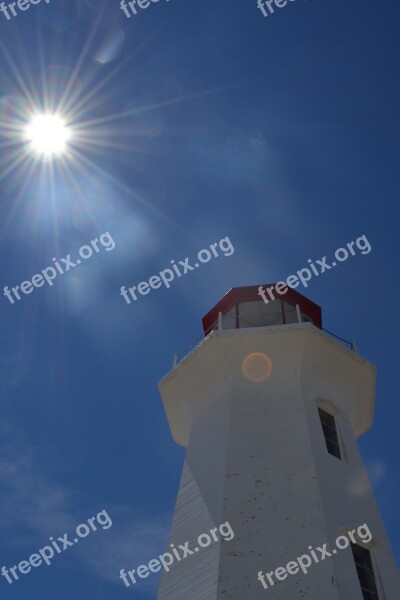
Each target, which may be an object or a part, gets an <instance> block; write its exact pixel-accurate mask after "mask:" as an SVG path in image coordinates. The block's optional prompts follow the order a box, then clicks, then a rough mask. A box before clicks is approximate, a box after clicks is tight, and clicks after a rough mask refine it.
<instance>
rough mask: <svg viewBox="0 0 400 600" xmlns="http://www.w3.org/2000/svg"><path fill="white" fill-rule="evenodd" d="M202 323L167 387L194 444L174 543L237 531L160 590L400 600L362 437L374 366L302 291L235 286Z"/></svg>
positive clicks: (202, 596) (191, 595) (172, 409)
mask: <svg viewBox="0 0 400 600" xmlns="http://www.w3.org/2000/svg"><path fill="white" fill-rule="evenodd" d="M267 299H268V298H267ZM203 325H204V332H205V336H206V337H205V338H204V340H203V341H202V342H201V343H200V344H199V345H198V346H197V347H196V348H195V349H194V350H192V351H191V352H190V354H188V355H187V356H186V357H185V359H184V360H182V361H181V362H180V363H178V364H177V365H175V366H174V368H173V370H172V371H171V372H170V373H169V374H168V375H166V376H165V377H164V378H163V379H162V380H161V382H160V384H159V389H160V393H161V396H162V399H163V403H164V407H165V410H166V413H167V417H168V421H169V424H170V427H171V431H172V435H173V437H174V440H175V441H176V442H177V443H178V444H181V445H182V446H184V447H186V448H187V453H186V459H185V464H184V467H183V473H182V479H181V483H180V488H179V493H178V498H177V502H176V507H175V513H174V517H173V523H172V529H171V534H170V544H175V545H178V544H182V545H183V544H184V543H185V542H186V541H189V542H190V545H189V547H191V548H193V547H194V546H196V540H197V539H198V537H199V536H200V535H201V534H203V533H205V532H210V530H211V529H212V528H214V527H218V526H219V525H220V524H221V523H226V522H229V524H230V526H231V528H232V530H233V531H234V538H233V539H232V540H230V541H222V540H221V541H218V542H217V541H215V542H213V543H212V544H211V545H209V546H208V547H207V548H202V549H201V551H198V552H197V551H196V553H194V554H193V555H190V556H187V557H186V558H185V559H184V560H181V561H180V562H176V564H174V565H173V566H171V568H170V571H169V572H168V573H164V575H163V576H162V579H161V584H160V589H159V593H158V596H157V598H158V600H263V599H267V598H268V599H269V600H292V599H295V598H298V599H307V600H398V599H399V598H400V578H399V574H398V570H397V565H396V562H395V558H394V556H393V552H392V549H391V546H390V542H389V540H388V536H387V534H386V531H385V527H384V524H383V522H382V518H381V516H380V513H379V509H378V507H377V503H376V500H375V497H374V494H373V491H372V488H371V485H370V483H369V480H368V476H367V473H366V471H365V468H364V465H363V462H362V459H361V456H360V452H359V450H358V447H357V441H356V440H357V438H358V437H359V436H361V435H362V434H364V433H365V432H366V431H368V429H369V428H370V427H371V424H372V417H373V409H374V391H375V368H374V366H373V365H372V364H371V363H369V362H367V361H366V360H365V359H364V358H362V357H361V356H359V355H358V354H357V353H356V352H355V351H354V350H353V349H351V348H346V347H344V346H343V345H342V344H341V343H339V342H338V341H337V340H335V339H333V338H332V337H331V336H330V335H328V334H327V333H325V332H324V331H323V330H322V323H321V310H320V307H319V306H317V305H316V304H314V303H313V302H311V301H310V300H308V299H307V298H305V297H304V296H302V295H301V294H299V293H297V292H296V291H295V290H293V289H289V290H288V291H287V292H286V293H285V294H284V295H283V296H281V297H280V298H279V299H276V300H274V301H272V300H271V301H269V302H268V303H266V302H264V301H263V300H262V299H261V298H260V295H259V287H258V286H254V287H253V286H251V287H244V288H234V289H231V290H230V291H229V292H228V293H227V294H226V295H225V296H224V298H223V299H222V300H221V301H220V302H218V304H217V305H216V306H215V307H214V308H213V309H212V310H211V311H210V312H209V313H208V314H207V315H206V316H205V317H204V319H203ZM360 526H363V527H360ZM349 532H352V533H350V534H349ZM367 532H368V533H369V534H371V535H369V534H368V535H366V534H367ZM339 540H340V544H339ZM346 541H347V543H346ZM328 551H329V553H328ZM312 553H314V554H312ZM305 555H307V556H308V559H306V558H305ZM308 562H310V565H309V566H308V567H304V568H303V567H301V563H302V564H304V565H307V563H308ZM296 565H297V566H296Z"/></svg>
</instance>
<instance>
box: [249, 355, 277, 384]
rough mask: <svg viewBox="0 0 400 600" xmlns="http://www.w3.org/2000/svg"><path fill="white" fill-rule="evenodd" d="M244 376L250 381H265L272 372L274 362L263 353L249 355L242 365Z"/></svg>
mask: <svg viewBox="0 0 400 600" xmlns="http://www.w3.org/2000/svg"><path fill="white" fill-rule="evenodd" d="M242 371H243V375H244V376H245V377H246V378H247V379H250V381H255V382H259V381H264V379H268V377H269V376H270V375H271V372H272V361H271V359H270V357H269V356H267V354H264V353H263V352H252V353H251V354H248V355H247V356H246V358H245V359H244V360H243V363H242Z"/></svg>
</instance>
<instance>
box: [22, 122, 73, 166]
mask: <svg viewBox="0 0 400 600" xmlns="http://www.w3.org/2000/svg"><path fill="white" fill-rule="evenodd" d="M25 138H26V140H27V141H28V142H30V145H31V149H32V151H33V152H34V153H35V154H37V155H39V156H41V157H43V158H52V157H55V156H61V155H62V154H64V152H65V151H66V148H67V142H68V140H69V139H70V138H71V131H70V130H69V129H68V127H67V126H66V125H65V122H64V120H63V119H62V117H60V116H59V115H57V114H41V115H40V114H39V115H35V116H34V117H33V118H32V121H31V122H30V124H29V125H28V126H27V128H26V131H25Z"/></svg>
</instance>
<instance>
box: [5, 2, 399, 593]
mask: <svg viewBox="0 0 400 600" xmlns="http://www.w3.org/2000/svg"><path fill="white" fill-rule="evenodd" d="M0 17H1V18H0V40H1V47H2V48H1V50H2V52H1V56H2V62H1V82H2V84H1V97H0V125H4V123H9V122H17V121H18V120H19V121H21V114H23V115H26V118H28V117H29V111H30V102H29V101H28V100H29V99H28V97H27V96H29V97H33V98H34V99H35V102H36V103H37V104H38V105H43V103H44V98H47V99H49V98H51V99H52V100H51V101H50V100H48V102H50V104H49V105H50V106H51V105H52V103H53V105H56V104H57V102H58V101H59V99H60V98H61V96H62V95H63V94H64V92H65V89H66V88H67V85H68V81H69V80H71V77H72V75H73V74H75V77H74V82H73V85H72V86H71V88H70V89H69V95H68V98H70V99H71V102H70V111H71V114H72V115H73V117H74V124H75V126H79V125H80V124H81V123H86V124H88V122H89V121H90V122H91V125H90V126H89V125H87V127H88V129H87V131H88V133H87V136H86V141H85V143H82V145H81V147H79V148H77V152H78V154H77V158H76V160H75V161H72V162H71V164H69V165H68V169H69V170H68V175H69V176H67V175H66V172H65V171H63V170H62V169H61V167H60V165H58V164H54V171H53V177H50V171H51V169H50V167H49V166H48V165H47V166H45V167H44V168H42V166H41V165H40V164H39V165H35V168H33V169H31V170H30V168H31V166H32V165H31V163H30V162H29V161H28V160H24V161H23V162H22V163H21V164H20V165H19V166H18V167H16V168H10V165H11V163H12V154H11V152H12V150H11V149H10V148H9V147H8V146H7V145H4V146H3V147H2V152H1V159H0V169H1V171H0V172H1V179H0V191H1V198H2V202H1V204H0V235H1V244H2V257H3V258H2V260H1V281H2V286H1V287H4V286H6V285H8V286H10V287H12V286H15V285H17V284H20V283H21V282H22V281H24V280H27V279H31V278H32V276H33V275H34V274H35V273H38V272H40V271H41V270H42V269H43V268H45V267H46V266H48V265H50V264H52V263H51V259H52V257H57V258H61V257H65V256H66V255H67V254H68V253H71V254H72V255H73V254H74V253H75V255H76V253H77V250H78V249H79V248H80V247H81V246H82V245H84V244H87V243H88V242H90V240H92V239H94V238H95V237H99V235H100V234H102V233H104V232H106V231H109V232H110V234H111V236H112V238H113V239H114V241H115V249H114V250H113V251H109V252H107V251H102V252H100V253H98V254H95V255H94V256H93V257H92V258H91V259H90V260H88V261H85V262H84V264H82V265H81V266H80V267H79V269H76V270H74V272H73V273H72V272H69V273H65V275H63V276H62V277H61V276H60V277H59V278H58V279H57V280H56V281H55V283H54V286H53V287H49V286H45V287H42V288H40V289H35V290H34V293H32V294H30V295H26V296H23V298H22V300H21V301H19V302H16V303H15V304H13V305H12V304H11V303H9V302H8V301H7V299H6V298H5V297H2V300H1V313H0V314H1V328H2V340H3V343H2V347H1V353H0V375H1V377H0V400H1V406H2V419H1V425H0V447H1V452H0V478H1V480H2V485H1V488H2V492H1V496H0V529H1V535H0V540H1V541H0V554H1V561H2V564H5V565H7V566H10V565H14V564H16V563H17V562H19V561H21V560H23V559H26V558H27V557H29V555H30V554H32V553H33V552H35V551H36V550H37V549H38V548H41V547H42V546H43V545H45V544H46V541H47V540H48V537H49V536H54V537H56V536H58V535H60V536H61V535H62V534H63V533H64V532H65V531H68V530H71V529H74V528H75V527H76V525H78V524H79V523H82V522H84V521H86V520H87V519H88V518H89V517H91V516H93V515H96V514H97V513H98V512H99V511H101V510H102V509H106V510H107V511H108V513H109V515H110V517H111V518H112V520H113V526H112V527H111V528H110V529H108V530H104V531H99V532H96V533H94V534H93V535H91V536H89V537H88V538H87V539H86V540H84V541H82V543H81V544H80V545H79V546H78V547H75V548H70V549H68V552H66V553H65V554H63V555H62V556H59V557H57V560H56V559H55V560H54V562H53V564H52V565H51V566H50V567H40V568H38V569H35V571H34V572H31V573H29V574H28V575H25V576H21V580H20V581H18V582H17V583H14V584H13V585H8V584H7V583H6V581H5V580H3V579H2V581H1V582H0V585H1V586H2V588H4V590H5V592H6V593H7V597H9V598H11V599H16V600H19V599H22V598H23V599H25V598H26V597H27V596H28V597H32V598H37V597H39V596H40V597H41V598H43V599H44V600H46V599H47V598H49V599H50V598H53V597H54V595H56V596H57V597H58V598H59V599H60V600H63V599H64V598H65V599H67V598H68V599H70V598H71V595H74V593H75V594H76V590H77V589H78V590H79V594H80V596H82V597H90V598H92V597H96V598H98V599H99V600H103V599H108V598H111V597H112V598H113V600H115V599H118V598H123V597H126V594H129V593H130V592H129V591H128V590H126V589H125V588H124V587H123V585H122V584H121V582H120V581H119V580H118V572H119V569H120V568H122V567H125V568H127V569H129V568H134V567H135V566H136V565H139V564H142V563H143V562H148V561H149V560H150V559H151V558H153V557H154V556H157V555H159V554H160V553H161V552H163V551H164V549H165V546H166V541H167V535H168V529H169V526H170V520H171V515H172V510H173V506H174V502H175V497H176V493H177V488H178V484H179V478H180V473H181V468H182V463H183V458H184V450H183V449H182V448H180V447H178V446H176V445H175V444H174V442H173V441H172V438H171V434H170V431H169V428H168V424H167V421H166V417H165V414H164V412H163V408H162V403H161V400H160V397H159V394H158V391H157V382H158V381H159V380H160V379H161V377H162V376H163V375H164V374H165V373H166V372H167V371H169V370H170V368H171V366H172V360H173V354H174V353H180V352H181V351H183V350H184V349H185V348H186V347H187V346H189V345H190V344H191V343H192V341H194V340H195V339H197V338H198V337H199V336H201V334H202V328H201V318H202V317H203V315H204V314H205V313H206V312H208V310H209V309H210V308H211V307H212V306H213V305H214V304H215V303H216V301H217V300H219V298H220V297H221V296H222V295H223V294H224V293H225V292H226V291H227V290H228V289H229V288H231V287H235V286H242V285H254V284H260V283H265V282H267V281H275V280H279V279H283V278H286V277H287V276H288V275H290V274H291V273H295V272H296V271H297V270H298V269H300V268H302V267H303V266H305V265H306V263H307V259H308V258H313V259H319V258H321V257H322V256H324V255H328V257H329V256H332V255H333V253H334V251H335V249H336V248H338V247H340V246H343V245H345V244H346V243H347V242H349V241H351V240H355V239H356V238H357V237H359V236H361V235H363V234H365V235H366V236H367V238H368V240H369V242H370V244H371V246H372V251H371V252H370V253H369V254H367V255H364V256H363V255H361V254H357V255H356V256H354V257H353V258H349V260H348V261H346V262H344V263H343V264H341V266H340V268H337V269H335V270H331V271H329V272H326V273H325V274H324V275H323V276H321V277H319V278H314V279H313V280H312V281H311V282H310V285H309V288H308V289H307V290H305V291H304V290H300V291H302V292H304V293H305V295H307V296H308V297H309V298H311V299H312V300H313V301H315V302H317V303H318V304H320V305H321V306H322V310H323V321H324V325H325V327H326V328H328V329H329V330H331V331H333V332H335V333H337V334H338V335H340V336H342V337H344V338H346V339H350V340H351V339H355V340H356V342H357V345H358V349H359V351H360V353H361V354H362V355H363V356H364V357H366V358H367V359H369V360H370V361H372V362H373V363H375V364H376V365H377V370H378V378H377V390H376V412H375V420H374V427H373V429H372V430H371V431H370V432H369V433H368V434H366V435H365V436H364V437H363V438H362V439H361V440H360V447H361V451H362V454H363V457H364V460H365V462H366V465H367V467H368V469H369V472H370V475H371V479H372V482H373V485H374V489H375V492H376V495H377V498H378V502H379V505H380V508H381V511H382V514H383V517H384V520H385V523H386V526H387V529H388V532H389V535H390V538H391V541H392V543H393V547H394V549H395V552H396V554H397V557H398V559H399V557H400V544H399V540H398V536H397V535H396V533H397V532H398V530H399V526H400V516H399V512H398V505H399V494H400V481H399V471H398V464H397V459H398V456H399V436H398V432H397V423H398V420H399V418H400V408H399V405H398V402H397V395H398V392H397V387H398V379H397V375H396V373H395V372H394V371H393V369H396V363H395V361H394V357H395V353H396V351H397V346H398V336H399V333H400V332H399V319H398V309H397V297H398V293H399V285H398V275H397V273H398V264H397V261H398V239H399V236H398V217H399V209H398V189H399V181H398V180H399V171H398V159H399V144H398V135H399V104H400V103H399V100H400V98H399V96H400V88H399V83H398V77H397V75H398V71H399V69H398V64H397V63H398V56H399V38H398V20H399V18H400V8H399V7H398V5H397V4H396V3H394V2H388V3H377V2H375V0H353V2H351V3H349V2H346V1H345V0H336V1H335V2H328V1H321V0H320V1H319V2H317V1H316V0H307V1H303V0H296V1H295V2H291V3H289V4H288V6H287V7H286V8H284V9H280V10H276V11H275V14H274V15H271V16H270V17H268V18H264V17H262V15H261V13H260V11H258V10H257V7H256V2H255V1H254V2H252V1H250V0H246V1H244V0H241V1H238V2H232V1H230V2H229V1H227V0H223V1H222V2H218V3H217V2H211V0H203V1H202V2H201V3H200V2H189V1H186V2H183V1H179V0H171V1H170V2H166V1H164V0H160V2H159V3H158V4H154V5H152V6H150V7H149V8H148V9H146V10H143V11H142V12H141V14H140V15H137V16H135V17H132V18H131V19H127V18H126V17H125V16H124V15H123V13H122V11H120V9H119V3H118V2H117V1H116V0H107V2H102V1H101V0H96V1H95V0H86V1H84V0H82V1H78V0H77V1H72V0H53V1H52V3H51V4H50V5H47V4H45V3H44V1H43V2H42V3H40V4H38V5H36V6H31V8H30V9H29V11H26V12H21V13H20V14H18V16H17V17H15V18H13V19H12V20H10V21H7V20H6V19H5V18H4V16H3V15H1V14H0ZM22 120H23V119H22ZM19 121H18V122H19ZM225 236H229V238H230V240H231V241H232V244H233V245H234V248H235V252H234V254H233V255H232V256H229V257H222V256H221V257H220V258H218V259H215V260H213V261H210V263H208V264H205V265H203V266H202V267H201V268H199V269H198V270H196V271H194V272H191V273H189V274H188V275H187V276H186V277H183V278H180V279H177V280H176V281H174V283H173V285H172V286H171V288H170V289H166V288H161V289H158V290H153V291H152V292H151V293H150V294H149V295H146V296H142V297H140V298H139V300H138V301H137V302H135V303H132V304H131V305H127V304H126V303H125V302H124V300H123V299H122V298H121V296H120V295H119V289H120V287H121V285H126V286H131V285H133V284H137V283H138V282H140V281H143V280H148V279H149V278H150V276H152V275H154V274H156V273H158V272H159V271H160V270H162V269H164V268H167V267H168V266H169V262H170V260H171V259H175V260H176V261H178V260H182V259H184V258H185V257H187V256H189V257H193V256H195V255H196V254H197V252H198V251H199V250H200V249H202V248H206V247H207V246H209V245H210V244H211V243H214V242H217V241H219V240H220V239H221V238H223V237H225ZM183 541H184V540H182V542H183ZM5 586H7V587H5ZM156 589H157V577H156V576H153V577H152V579H151V580H145V581H144V580H143V581H142V582H141V583H140V584H138V585H137V586H136V588H134V589H133V592H134V593H135V595H136V598H138V599H139V600H140V599H142V598H143V599H149V598H155V596H156ZM3 593H4V591H3Z"/></svg>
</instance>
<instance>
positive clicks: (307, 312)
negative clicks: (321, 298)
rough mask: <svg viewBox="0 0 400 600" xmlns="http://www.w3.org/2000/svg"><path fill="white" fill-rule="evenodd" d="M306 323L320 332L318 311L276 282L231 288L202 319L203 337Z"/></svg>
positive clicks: (320, 323) (314, 306) (292, 291)
mask: <svg viewBox="0 0 400 600" xmlns="http://www.w3.org/2000/svg"><path fill="white" fill-rule="evenodd" d="M285 288H286V289H285ZM305 322H311V323H313V324H314V325H315V326H316V327H319V328H320V329H321V328H322V316H321V307H320V306H318V305H317V304H315V303H314V302H312V301H311V300H309V299H308V298H306V297H305V296H303V295H302V294H300V293H299V292H297V291H296V290H294V289H292V288H290V287H288V286H287V285H286V284H284V283H283V282H278V283H275V284H271V283H270V284H264V285H262V286H257V285H251V286H246V287H239V288H231V289H230V290H229V292H227V293H226V294H225V296H224V297H223V298H221V300H219V302H217V304H216V305H215V306H214V307H213V308H212V309H211V310H210V311H209V312H208V313H207V314H206V315H205V317H203V329H204V334H205V335H208V334H209V333H210V332H211V331H212V330H214V329H243V328H248V327H270V326H273V325H288V324H291V323H305Z"/></svg>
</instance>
